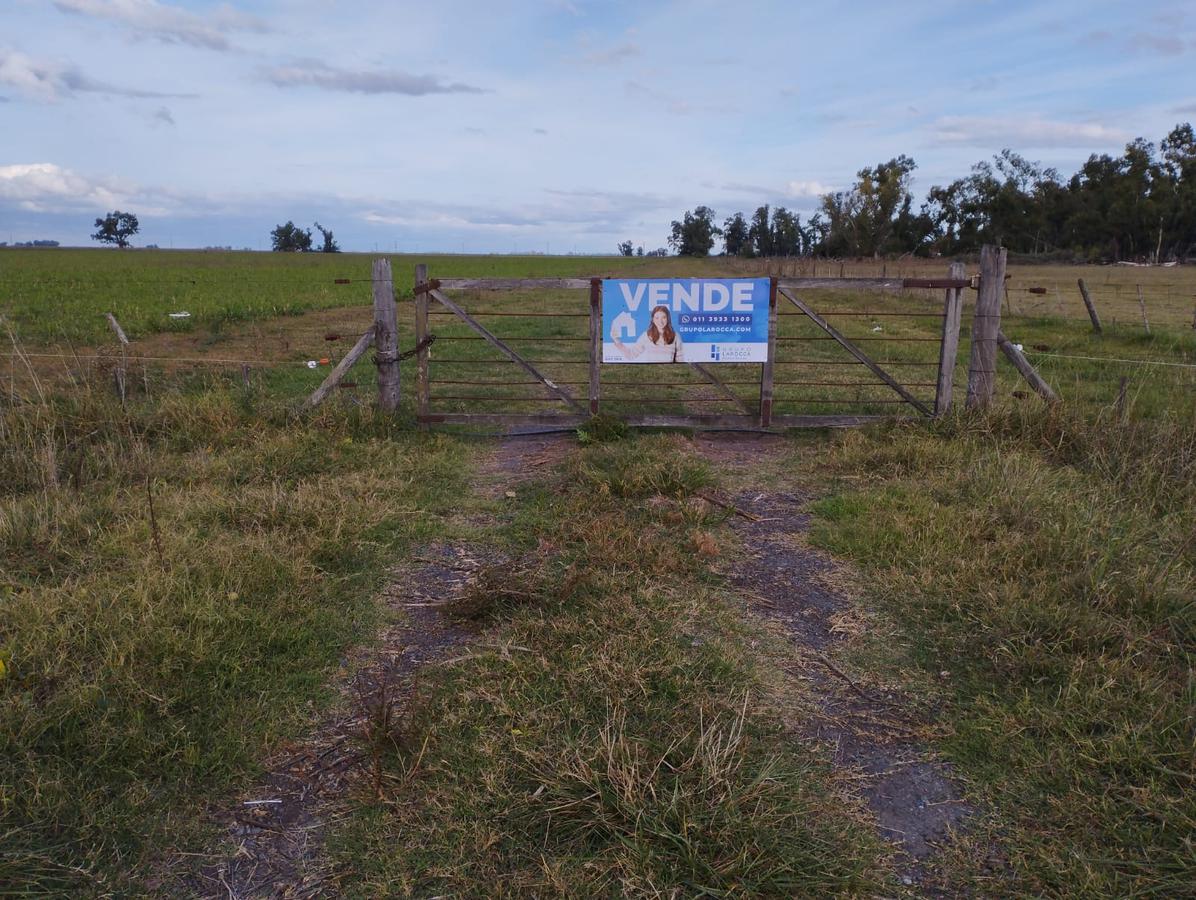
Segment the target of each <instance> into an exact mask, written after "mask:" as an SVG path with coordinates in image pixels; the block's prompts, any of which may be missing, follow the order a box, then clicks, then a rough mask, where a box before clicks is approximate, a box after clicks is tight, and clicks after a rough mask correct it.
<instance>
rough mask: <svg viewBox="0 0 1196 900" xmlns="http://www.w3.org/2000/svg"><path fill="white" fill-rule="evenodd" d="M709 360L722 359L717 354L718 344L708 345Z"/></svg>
mask: <svg viewBox="0 0 1196 900" xmlns="http://www.w3.org/2000/svg"><path fill="white" fill-rule="evenodd" d="M710 358H711V359H713V360H715V361H718V360H720V359H722V357H721V356H719V354H718V344H711V345H710Z"/></svg>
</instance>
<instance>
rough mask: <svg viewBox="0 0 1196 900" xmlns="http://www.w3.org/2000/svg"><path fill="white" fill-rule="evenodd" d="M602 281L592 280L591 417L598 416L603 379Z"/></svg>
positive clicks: (598, 279)
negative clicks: (601, 380)
mask: <svg viewBox="0 0 1196 900" xmlns="http://www.w3.org/2000/svg"><path fill="white" fill-rule="evenodd" d="M601 363H602V279H601V278H591V279H590V415H591V416H596V415H598V398H599V396H600V394H601V382H600V379H601V377H602V375H601V372H602V366H601Z"/></svg>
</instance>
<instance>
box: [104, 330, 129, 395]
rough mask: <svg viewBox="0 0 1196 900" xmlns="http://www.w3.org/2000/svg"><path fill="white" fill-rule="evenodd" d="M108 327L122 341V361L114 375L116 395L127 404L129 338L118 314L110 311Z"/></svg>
mask: <svg viewBox="0 0 1196 900" xmlns="http://www.w3.org/2000/svg"><path fill="white" fill-rule="evenodd" d="M107 315H108V327H109V328H111V329H112V332H113V334H115V335H116V339H117V340H118V341H120V363H119V364H118V365H117V367H116V370H115V371H114V372H113V377H114V378H115V379H116V396H118V397H120V405H121V406H124V405H125V385H126V382H127V380H128V374H129V360H128V353H129V339H128V337H126V336H125V330H124V329H123V328H121V327H120V322H118V321H116V316H114V315H112V313H108V314H107Z"/></svg>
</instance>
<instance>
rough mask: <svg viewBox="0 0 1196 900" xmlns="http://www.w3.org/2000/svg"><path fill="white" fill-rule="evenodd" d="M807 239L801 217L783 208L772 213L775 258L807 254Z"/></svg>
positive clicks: (773, 253)
mask: <svg viewBox="0 0 1196 900" xmlns="http://www.w3.org/2000/svg"><path fill="white" fill-rule="evenodd" d="M805 237H806V233H805V231H803V230H802V227H801V216H800V215H798V214H796V213H791V212H789V210H787V209H785V207H783V206H778V207H777V208H776V209H774V210H773V211H772V255H773V256H801V255H802V254H803V253H804V252H805Z"/></svg>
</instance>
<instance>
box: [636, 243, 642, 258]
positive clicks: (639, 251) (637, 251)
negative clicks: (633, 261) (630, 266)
mask: <svg viewBox="0 0 1196 900" xmlns="http://www.w3.org/2000/svg"><path fill="white" fill-rule="evenodd" d="M635 255H636V256H643V255H644V245H643V244H640V245H639V246H638V247H636V248H635Z"/></svg>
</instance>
